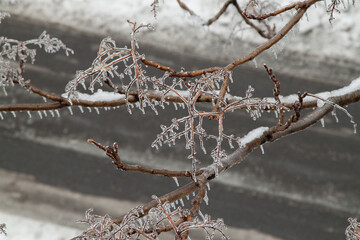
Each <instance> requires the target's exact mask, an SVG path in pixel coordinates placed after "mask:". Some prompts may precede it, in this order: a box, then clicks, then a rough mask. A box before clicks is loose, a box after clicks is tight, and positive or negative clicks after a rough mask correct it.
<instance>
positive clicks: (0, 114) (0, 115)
mask: <svg viewBox="0 0 360 240" xmlns="http://www.w3.org/2000/svg"><path fill="white" fill-rule="evenodd" d="M0 118H1V120H4V117H3V115H2V113H1V112H0Z"/></svg>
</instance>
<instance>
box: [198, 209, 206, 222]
mask: <svg viewBox="0 0 360 240" xmlns="http://www.w3.org/2000/svg"><path fill="white" fill-rule="evenodd" d="M199 215H200V217H201V218H202V220H203V221H205V217H204V214H202V212H201V211H200V210H199Z"/></svg>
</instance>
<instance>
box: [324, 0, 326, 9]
mask: <svg viewBox="0 0 360 240" xmlns="http://www.w3.org/2000/svg"><path fill="white" fill-rule="evenodd" d="M324 6H325V9H326V8H327V3H326V0H324Z"/></svg>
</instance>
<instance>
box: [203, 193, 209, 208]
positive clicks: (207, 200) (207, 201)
mask: <svg viewBox="0 0 360 240" xmlns="http://www.w3.org/2000/svg"><path fill="white" fill-rule="evenodd" d="M204 202H205V204H206V205H209V197H208V195H207V191H205V196H204Z"/></svg>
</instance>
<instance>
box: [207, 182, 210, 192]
mask: <svg viewBox="0 0 360 240" xmlns="http://www.w3.org/2000/svg"><path fill="white" fill-rule="evenodd" d="M206 187H207V189H208V191H210V183H209V182H207V183H206Z"/></svg>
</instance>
